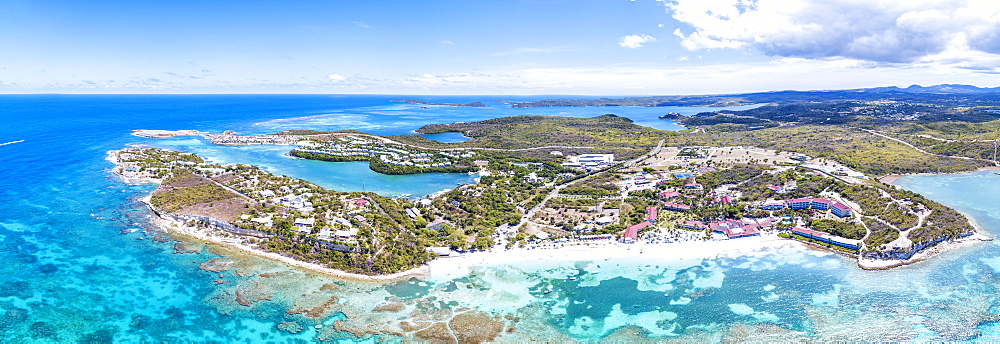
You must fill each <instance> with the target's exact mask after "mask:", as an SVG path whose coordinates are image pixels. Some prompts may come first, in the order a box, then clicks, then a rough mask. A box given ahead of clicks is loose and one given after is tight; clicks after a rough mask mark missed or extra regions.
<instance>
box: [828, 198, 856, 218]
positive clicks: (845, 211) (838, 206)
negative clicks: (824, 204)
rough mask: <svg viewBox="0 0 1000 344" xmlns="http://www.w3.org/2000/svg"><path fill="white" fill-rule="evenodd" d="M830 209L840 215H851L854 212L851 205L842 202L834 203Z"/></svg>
mask: <svg viewBox="0 0 1000 344" xmlns="http://www.w3.org/2000/svg"><path fill="white" fill-rule="evenodd" d="M830 209H831V210H830V211H831V212H833V214H834V215H837V216H840V217H849V216H851V215H852V214H853V212H852V211H851V207H848V206H847V205H846V204H843V203H840V202H837V203H834V204H833V207H831V208H830Z"/></svg>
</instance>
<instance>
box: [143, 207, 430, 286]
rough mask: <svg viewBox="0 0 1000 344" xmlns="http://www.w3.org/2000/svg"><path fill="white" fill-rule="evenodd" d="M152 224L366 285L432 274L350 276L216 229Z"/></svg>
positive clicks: (422, 268) (167, 221)
mask: <svg viewBox="0 0 1000 344" xmlns="http://www.w3.org/2000/svg"><path fill="white" fill-rule="evenodd" d="M153 222H154V223H155V224H156V225H157V226H158V227H160V228H162V229H164V230H166V231H167V232H169V233H171V234H180V235H181V236H185V237H190V238H194V239H197V240H200V241H205V242H209V243H215V244H219V245H224V246H226V247H230V248H235V249H238V250H240V251H243V252H246V253H249V254H252V255H254V256H258V257H261V258H267V259H271V260H275V261H279V262H281V263H284V264H286V265H288V266H292V267H296V268H300V269H305V270H309V271H312V272H317V273H321V274H324V275H328V276H331V277H336V278H341V279H349V280H356V281H366V282H393V281H399V280H405V279H408V278H411V277H417V278H424V277H426V276H427V275H428V272H429V267H428V266H427V265H423V266H419V267H416V268H413V269H410V270H406V271H401V272H397V273H394V274H390V275H374V276H370V275H364V274H357V273H351V272H347V271H343V270H337V269H332V268H328V267H325V266H322V265H319V264H315V263H309V262H303V261H300V260H296V259H295V258H291V257H286V256H282V255H280V254H277V253H273V252H267V251H263V250H261V249H259V248H257V247H254V246H251V245H248V244H246V243H244V242H243V241H242V240H240V239H239V238H238V237H233V236H232V235H227V234H228V233H225V234H224V233H220V232H218V231H216V230H213V229H204V228H197V227H190V226H185V225H184V224H182V223H180V222H177V221H174V220H170V219H166V218H162V217H158V216H155V215H154V221H153Z"/></svg>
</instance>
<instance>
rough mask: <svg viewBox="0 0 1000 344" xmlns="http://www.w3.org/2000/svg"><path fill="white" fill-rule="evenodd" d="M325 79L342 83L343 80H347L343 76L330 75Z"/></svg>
mask: <svg viewBox="0 0 1000 344" xmlns="http://www.w3.org/2000/svg"><path fill="white" fill-rule="evenodd" d="M326 77H327V78H330V80H333V81H344V80H347V77H346V76H343V75H340V74H330V75H327V76H326Z"/></svg>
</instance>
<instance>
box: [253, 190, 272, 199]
mask: <svg viewBox="0 0 1000 344" xmlns="http://www.w3.org/2000/svg"><path fill="white" fill-rule="evenodd" d="M257 194H258V195H260V197H264V198H271V197H274V196H276V195H275V194H274V191H271V190H258V191H257Z"/></svg>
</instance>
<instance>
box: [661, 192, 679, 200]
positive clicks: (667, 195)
mask: <svg viewBox="0 0 1000 344" xmlns="http://www.w3.org/2000/svg"><path fill="white" fill-rule="evenodd" d="M680 195H681V193H680V192H677V191H670V192H661V193H660V197H663V198H664V199H671V198H674V197H679V196H680Z"/></svg>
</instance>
